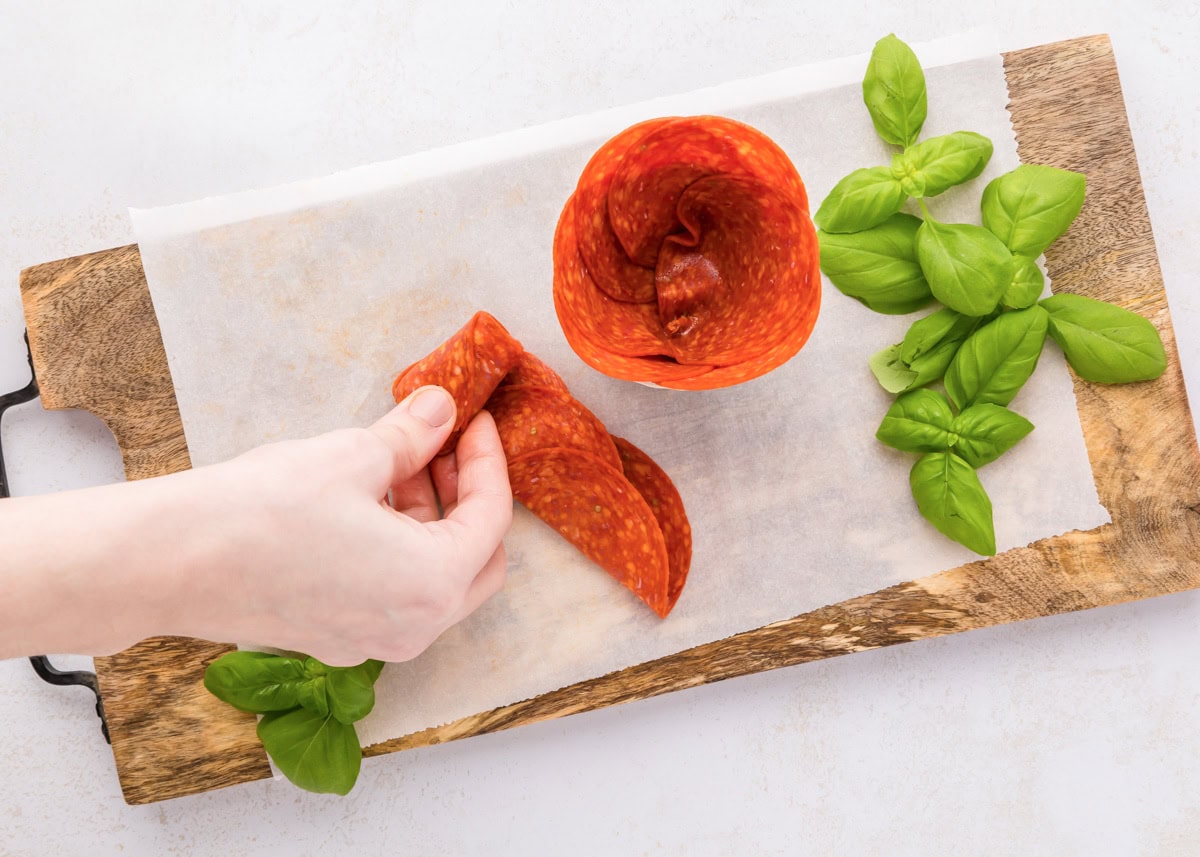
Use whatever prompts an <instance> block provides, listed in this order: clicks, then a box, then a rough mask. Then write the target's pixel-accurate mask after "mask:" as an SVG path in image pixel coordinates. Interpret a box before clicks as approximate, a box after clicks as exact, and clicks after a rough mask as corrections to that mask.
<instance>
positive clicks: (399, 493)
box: [392, 455, 453, 524]
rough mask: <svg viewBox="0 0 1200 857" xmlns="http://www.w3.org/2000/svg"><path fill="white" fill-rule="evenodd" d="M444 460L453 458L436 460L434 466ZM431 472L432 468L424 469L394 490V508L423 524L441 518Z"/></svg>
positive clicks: (448, 456)
mask: <svg viewBox="0 0 1200 857" xmlns="http://www.w3.org/2000/svg"><path fill="white" fill-rule="evenodd" d="M443 458H453V456H452V455H444V456H442V457H441V458H435V459H434V464H436V463H437V462H438V461H441V460H442V459H443ZM431 467H432V465H431ZM429 470H430V468H427V467H423V468H421V469H420V470H418V471H417V472H416V473H415V474H414V475H412V476H410V477H408V479H405V480H404V481H403V482H401V483H400V484H399V485H397V486H395V487H394V488H392V508H393V509H395V510H396V511H397V512H399V513H400V514H402V515H407V516H408V517H410V518H412V519H413V520H414V521H417V522H419V523H422V524H428V523H429V522H431V521H436V520H437V519H438V517H439V515H438V504H437V495H435V494H434V493H433V480H432V479H430V478H429Z"/></svg>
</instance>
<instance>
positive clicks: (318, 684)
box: [296, 675, 329, 717]
mask: <svg viewBox="0 0 1200 857" xmlns="http://www.w3.org/2000/svg"><path fill="white" fill-rule="evenodd" d="M327 679H328V676H325V675H319V676H317V677H316V678H310V679H309V680H308V681H306V682H305V683H304V685H303V686H302V687H301V688H300V693H299V695H298V696H297V698H296V702H297V704H298V705H302V706H304V707H305V708H307V709H308V710H309V711H311V712H313V713H314V714H319V715H321V716H322V717H324V716H325V715H327V714H328V713H329V689H328V687H327Z"/></svg>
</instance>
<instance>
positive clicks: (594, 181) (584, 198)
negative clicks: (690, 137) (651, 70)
mask: <svg viewBox="0 0 1200 857" xmlns="http://www.w3.org/2000/svg"><path fill="white" fill-rule="evenodd" d="M668 121H670V120H666V119H651V120H650V121H648V122H641V123H639V124H637V125H634V126H633V127H631V128H626V129H625V130H624V131H622V132H621V133H620V134H618V135H617V136H615V137H613V138H612V139H611V140H609V141H608V142H607V143H605V144H604V145H603V146H601V147H600V149H599V151H597V152H596V154H594V155H592V159H591V160H590V161H588V163H587V166H585V167H584V168H583V173H582V174H581V175H580V177H579V185H578V190H577V191H576V194H575V196H576V200H577V202H578V205H577V206H576V209H575V213H574V215H572V216H571V221H572V225H574V226H576V227H577V228H578V230H579V234H580V235H581V236H583V238H582V240H581V241H580V242H579V252H580V253H581V254H582V255H583V259H584V263H585V264H586V265H587V269H588V271H590V272H591V274H592V277H594V278H595V282H596V286H597V287H598V288H599V289H600V290H601V291H602V292H604V293H605V294H606V295H607V296H608V297H610V298H612V299H613V300H618V301H630V302H634V303H645V302H647V301H652V300H654V270H653V268H647V267H640V268H639V267H638V265H637V264H636V263H635V262H632V261H630V259H629V258H628V257H627V256H626V254H625V251H624V250H623V249H622V247H621V245H620V244H619V243H618V241H617V237H616V235H614V234H613V229H612V227H611V226H610V224H609V220H608V189H609V186H610V185H611V184H612V180H613V175H614V174H615V173H616V172H617V170H618V168H619V167H620V166H621V161H622V159H623V158H624V157H625V156H626V154H627V153H628V152H629V151H631V150H633V149H634V148H635V147H636V146H637V145H638V143H639V141H640V140H641V139H642V138H643V137H645V136H646V135H647V134H649V133H651V132H652V131H654V130H655V129H656V128H659V127H660V126H661V125H663V124H664V123H665V122H668Z"/></svg>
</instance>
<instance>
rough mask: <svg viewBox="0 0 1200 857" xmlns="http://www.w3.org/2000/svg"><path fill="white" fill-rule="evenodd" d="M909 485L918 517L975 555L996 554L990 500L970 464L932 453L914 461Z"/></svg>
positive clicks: (949, 455) (950, 456)
mask: <svg viewBox="0 0 1200 857" xmlns="http://www.w3.org/2000/svg"><path fill="white" fill-rule="evenodd" d="M908 483H909V485H910V486H911V487H912V493H913V498H914V499H915V500H916V501H917V508H918V509H920V510H921V515H923V516H924V518H925V520H927V521H929V523H931V524H933V525H934V526H935V527H937V528H938V530H939V531H940V532H941V533H942V535H944V536H947V537H949V538H951V539H953V540H954V541H956V542H958V543H959V544H961V545H965V546H966V547H968V548H970V549H971V550H973V551H975V553H978V554H985V555H987V556H991V555H992V554H994V553H995V552H996V533H995V529H994V528H993V524H992V501H991V500H990V499H988V495H987V492H986V491H984V490H983V485H982V484H981V483H980V481H979V475H978V474H977V473H976V472H975V468H973V467H972V466H971V465H970V464H968V463H967V462H966V461H964V460H963V459H962V458H960V457H959V456H957V455H955V454H954V453H952V452H931V453H928V454H926V455H923V456H921V457H920V458H919V459H917V463H916V464H914V465H913V468H912V472H911V473H909V477H908Z"/></svg>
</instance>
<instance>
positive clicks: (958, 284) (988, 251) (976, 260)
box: [917, 219, 1011, 316]
mask: <svg viewBox="0 0 1200 857" xmlns="http://www.w3.org/2000/svg"><path fill="white" fill-rule="evenodd" d="M1010 255H1011V254H1010V253H1009V252H1008V249H1007V248H1006V247H1005V246H1004V245H1003V244H1001V243H1000V239H998V238H997V237H996V236H995V235H993V234H992V233H990V232H988V231H987V230H986V229H983V228H981V227H979V226H971V225H969V224H966V223H938V222H937V221H936V220H931V219H926V220H925V222H924V223H922V224H921V228H920V229H918V230H917V259H918V261H920V263H921V270H922V271H923V272H924V274H925V279H926V280H927V281H928V282H929V288H930V290H931V291H932V292H933V296H934V297H935V298H937V299H938V300H939V301H941V302H942V303H944V304H945V305H946V306H948V307H950V309H953V310H957V311H958V312H960V313H962V314H963V315H975V316H980V315H987V314H988V313H990V312H991V311H992V310H994V309H995V308H996V305H997V304H998V303H999V302H1000V296H1001V295H1002V294H1004V290H1005V289H1006V288H1007V287H1008V283H1009V276H1008V265H1009V261H1008V260H1009V256H1010Z"/></svg>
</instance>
